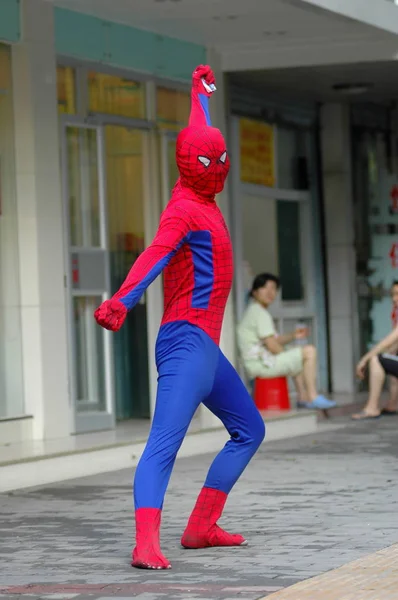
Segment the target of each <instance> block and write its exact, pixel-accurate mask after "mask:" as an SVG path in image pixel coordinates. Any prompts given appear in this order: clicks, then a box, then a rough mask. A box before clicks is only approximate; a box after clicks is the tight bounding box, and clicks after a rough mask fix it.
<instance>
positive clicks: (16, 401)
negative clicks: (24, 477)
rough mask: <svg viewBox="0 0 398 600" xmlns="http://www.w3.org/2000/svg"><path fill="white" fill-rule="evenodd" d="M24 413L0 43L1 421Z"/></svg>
mask: <svg viewBox="0 0 398 600" xmlns="http://www.w3.org/2000/svg"><path fill="white" fill-rule="evenodd" d="M23 412H24V397H23V369H22V337H21V299H20V288H19V254H18V215H17V203H16V189H15V165H14V118H13V97H12V83H11V56H10V48H9V47H8V46H5V45H2V44H0V418H2V417H15V416H20V415H22V414H23Z"/></svg>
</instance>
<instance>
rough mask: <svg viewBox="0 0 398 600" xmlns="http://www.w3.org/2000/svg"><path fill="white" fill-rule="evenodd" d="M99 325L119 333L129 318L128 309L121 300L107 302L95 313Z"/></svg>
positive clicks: (112, 299)
mask: <svg viewBox="0 0 398 600" xmlns="http://www.w3.org/2000/svg"><path fill="white" fill-rule="evenodd" d="M94 317H95V320H96V321H97V323H98V325H101V327H104V329H109V330H110V331H119V329H120V328H121V326H122V325H123V323H124V321H125V320H126V317H127V308H126V307H125V306H124V304H123V303H122V302H120V300H116V299H114V298H111V299H110V300H105V302H103V303H102V304H101V306H99V307H98V308H97V310H96V311H95V313H94Z"/></svg>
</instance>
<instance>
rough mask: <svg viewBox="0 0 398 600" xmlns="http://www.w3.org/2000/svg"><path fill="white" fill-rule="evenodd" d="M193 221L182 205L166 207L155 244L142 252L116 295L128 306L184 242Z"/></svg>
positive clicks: (128, 307)
mask: <svg viewBox="0 0 398 600" xmlns="http://www.w3.org/2000/svg"><path fill="white" fill-rule="evenodd" d="M190 222H191V219H190V216H189V213H188V212H187V211H186V210H185V209H184V208H182V207H181V206H177V207H175V206H174V207H169V208H167V209H166V210H165V211H164V213H163V215H162V218H161V220H160V224H159V229H158V231H157V233H156V236H155V238H154V240H153V242H152V244H151V245H150V246H148V248H146V250H144V252H142V254H140V256H139V257H138V258H137V260H136V261H135V263H134V264H133V266H132V267H131V269H130V272H129V274H128V275H127V277H126V279H125V281H124V283H123V284H122V286H121V287H120V289H119V291H118V292H116V294H115V295H114V296H113V298H114V299H117V300H120V302H122V303H123V304H124V305H125V307H126V308H127V310H131V309H132V308H133V307H134V306H135V305H136V304H137V302H138V301H139V299H140V298H141V296H142V294H143V293H144V292H145V290H146V288H147V287H148V286H149V285H150V284H151V283H152V281H154V280H155V279H156V277H157V276H158V275H160V273H161V272H162V271H163V269H164V268H165V267H166V265H167V264H168V263H169V262H170V260H171V259H172V257H173V256H174V255H175V254H176V252H177V251H178V250H179V249H180V248H181V246H182V245H183V244H184V243H185V239H186V237H187V236H188V234H189V232H190Z"/></svg>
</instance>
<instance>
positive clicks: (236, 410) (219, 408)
mask: <svg viewBox="0 0 398 600" xmlns="http://www.w3.org/2000/svg"><path fill="white" fill-rule="evenodd" d="M204 404H205V406H207V408H209V409H210V410H211V412H212V413H213V414H215V415H216V416H217V417H218V418H219V419H220V420H221V422H222V423H223V424H224V426H225V427H226V429H227V431H228V433H229V434H230V436H231V439H230V440H229V441H228V442H227V443H226V445H225V446H224V448H223V449H222V450H221V452H220V453H219V454H218V455H217V456H216V458H215V460H214V461H213V464H212V465H211V467H210V470H209V473H208V475H207V478H206V482H205V487H209V488H214V489H216V490H221V491H222V492H225V493H226V494H229V492H230V491H231V489H232V488H233V486H234V485H235V483H236V482H237V480H238V479H239V477H240V476H241V474H242V473H243V471H244V470H245V468H246V466H247V465H248V463H249V462H250V460H251V458H252V457H253V455H254V454H255V453H256V451H257V449H258V447H259V446H260V444H261V442H262V441H263V439H264V436H265V425H264V421H263V419H262V417H261V415H260V413H259V412H258V410H257V408H256V406H255V404H254V402H253V400H252V398H251V397H250V395H249V393H248V391H247V390H246V388H245V386H244V384H243V381H242V380H241V378H240V377H239V375H238V373H237V372H236V371H235V369H234V367H233V366H232V365H231V363H230V362H229V361H228V360H227V358H226V357H225V356H224V354H223V353H222V352H221V350H220V351H219V361H218V367H217V371H216V376H215V380H214V384H213V389H212V391H211V393H210V395H209V396H208V398H207V399H206V400H205V402H204Z"/></svg>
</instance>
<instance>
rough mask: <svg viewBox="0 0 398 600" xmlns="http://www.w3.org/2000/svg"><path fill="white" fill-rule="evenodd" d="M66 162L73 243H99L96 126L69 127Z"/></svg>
mask: <svg viewBox="0 0 398 600" xmlns="http://www.w3.org/2000/svg"><path fill="white" fill-rule="evenodd" d="M66 131H67V133H66V136H67V153H68V155H67V159H68V160H67V163H68V192H69V216H70V243H71V245H72V246H84V247H99V246H100V245H101V243H100V206H99V188H98V148H97V132H96V130H95V129H85V128H84V129H83V128H78V127H68V128H67V130H66Z"/></svg>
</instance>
